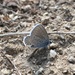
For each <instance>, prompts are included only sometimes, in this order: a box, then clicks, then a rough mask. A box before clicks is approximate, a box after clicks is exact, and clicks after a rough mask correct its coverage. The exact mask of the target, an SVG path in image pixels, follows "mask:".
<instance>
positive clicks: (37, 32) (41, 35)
mask: <svg viewBox="0 0 75 75" xmlns="http://www.w3.org/2000/svg"><path fill="white" fill-rule="evenodd" d="M23 43H24V44H25V45H30V46H31V47H34V48H41V47H46V46H47V45H48V44H49V43H50V41H49V37H48V34H47V32H46V30H45V28H44V27H43V25H40V24H37V25H35V26H34V27H33V29H32V30H31V32H30V34H29V35H28V36H26V37H24V39H23Z"/></svg>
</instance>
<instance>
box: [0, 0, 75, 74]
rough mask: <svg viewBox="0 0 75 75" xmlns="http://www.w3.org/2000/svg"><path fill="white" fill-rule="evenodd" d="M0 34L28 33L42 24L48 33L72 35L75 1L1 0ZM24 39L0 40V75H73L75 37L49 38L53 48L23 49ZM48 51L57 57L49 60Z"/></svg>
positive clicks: (24, 47) (56, 35) (9, 38)
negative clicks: (59, 32)
mask: <svg viewBox="0 0 75 75" xmlns="http://www.w3.org/2000/svg"><path fill="white" fill-rule="evenodd" d="M0 4H1V6H0V34H4V33H9V32H13V33H15V32H24V31H25V32H27V31H30V30H31V29H32V27H33V26H34V25H35V24H42V25H43V26H44V27H45V29H46V31H47V32H57V31H61V32H74V31H75V0H1V1H0ZM24 36H25V35H14V36H3V37H0V75H75V35H74V34H51V35H49V39H50V41H52V43H53V46H52V47H47V48H41V49H40V48H39V49H35V48H30V47H28V46H24V44H23V37H24ZM50 50H54V51H55V52H56V54H57V55H56V56H55V57H54V58H51V57H50V56H49V54H50ZM35 51H36V52H35Z"/></svg>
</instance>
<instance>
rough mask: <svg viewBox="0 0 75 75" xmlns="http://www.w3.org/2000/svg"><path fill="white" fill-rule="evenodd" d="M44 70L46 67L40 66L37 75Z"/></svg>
mask: <svg viewBox="0 0 75 75" xmlns="http://www.w3.org/2000/svg"><path fill="white" fill-rule="evenodd" d="M43 71H44V68H42V67H41V68H39V70H37V72H36V73H35V75H39V74H41V73H42V72H43Z"/></svg>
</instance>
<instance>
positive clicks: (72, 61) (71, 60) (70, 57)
mask: <svg viewBox="0 0 75 75" xmlns="http://www.w3.org/2000/svg"><path fill="white" fill-rule="evenodd" d="M68 61H69V62H70V63H72V64H74V63H75V58H74V57H73V56H69V57H68Z"/></svg>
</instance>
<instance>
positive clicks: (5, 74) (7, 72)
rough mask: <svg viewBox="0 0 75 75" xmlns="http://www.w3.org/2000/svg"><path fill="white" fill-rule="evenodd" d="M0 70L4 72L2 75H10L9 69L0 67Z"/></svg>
mask: <svg viewBox="0 0 75 75" xmlns="http://www.w3.org/2000/svg"><path fill="white" fill-rule="evenodd" d="M1 72H2V73H3V74H4V75H10V73H11V71H10V70H7V69H6V68H4V69H2V70H1Z"/></svg>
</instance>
